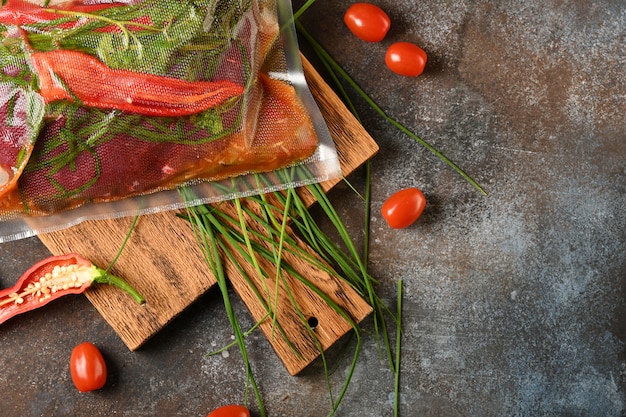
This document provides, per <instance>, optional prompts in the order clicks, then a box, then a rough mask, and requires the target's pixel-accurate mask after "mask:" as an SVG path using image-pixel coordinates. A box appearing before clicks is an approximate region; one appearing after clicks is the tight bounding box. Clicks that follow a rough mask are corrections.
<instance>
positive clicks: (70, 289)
mask: <svg viewBox="0 0 626 417" xmlns="http://www.w3.org/2000/svg"><path fill="white" fill-rule="evenodd" d="M94 283H104V284H110V285H115V286H117V287H119V288H121V289H123V290H124V291H126V292H127V293H128V294H130V295H131V296H132V297H133V299H135V301H137V302H138V303H141V304H142V303H144V302H145V300H144V298H143V297H142V296H141V295H140V294H139V293H138V292H137V291H136V290H135V289H134V288H132V287H131V286H130V285H129V284H128V283H127V282H126V281H124V280H122V279H121V278H118V277H116V276H114V275H111V274H109V273H108V272H106V271H105V270H103V269H100V268H98V267H97V266H95V265H93V264H92V263H91V261H89V260H88V259H86V258H84V257H82V256H80V255H79V254H76V253H71V254H67V255H60V256H52V257H49V258H46V259H44V260H42V261H39V262H37V263H36V264H35V265H33V266H32V267H30V268H29V269H28V270H27V271H26V272H24V274H23V275H22V276H21V277H20V279H19V280H18V281H17V283H16V284H15V285H14V286H13V287H11V288H6V289H4V290H0V323H3V322H5V321H7V320H8V319H10V318H12V317H14V316H16V315H18V314H21V313H25V312H27V311H31V310H33V309H35V308H39V307H42V306H44V305H46V304H48V303H49V302H51V301H53V300H56V299H57V298H60V297H62V296H64V295H68V294H80V293H82V292H84V291H85V290H86V289H87V288H89V287H90V286H91V285H92V284H94Z"/></svg>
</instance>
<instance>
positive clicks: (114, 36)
mask: <svg viewBox="0 0 626 417" xmlns="http://www.w3.org/2000/svg"><path fill="white" fill-rule="evenodd" d="M291 20H292V10H291V3H290V2H289V1H283V0H271V1H270V0H244V1H226V0H197V1H190V2H182V1H180V2H179V1H173V2H162V1H157V0H148V1H146V0H135V1H124V2H110V1H106V2H105V1H93V0H92V1H88V0H84V2H83V1H71V2H61V3H58V2H57V3H53V2H50V3H49V4H48V5H38V4H34V3H29V2H26V1H24V0H9V1H7V2H6V3H5V4H4V5H3V6H2V8H1V9H0V32H2V43H1V44H0V59H1V60H0V62H1V64H0V66H1V68H0V70H1V71H2V73H1V74H2V78H0V115H2V116H3V119H4V120H5V127H4V135H3V136H4V138H3V140H2V141H1V142H0V241H9V240H15V239H19V238H24V237H28V236H33V235H36V234H39V233H44V232H49V231H56V230H60V229H63V228H66V227H69V226H71V225H74V224H77V223H79V222H81V221H83V220H86V219H103V218H113V217H121V216H131V215H137V214H145V213H151V212H157V211H163V210H175V209H181V208H184V207H186V206H188V205H195V204H205V203H213V202H218V201H222V200H226V199H232V198H235V197H243V196H246V195H251V194H258V193H266V192H270V191H275V190H280V189H284V188H289V187H296V186H300V185H304V184H307V183H312V182H320V181H324V180H328V179H331V178H337V177H338V176H340V175H341V173H340V167H339V162H338V158H337V154H336V152H335V148H334V144H333V141H332V139H331V137H330V134H329V132H328V129H327V128H326V125H325V122H324V120H323V118H322V116H321V114H320V112H319V109H318V108H317V106H316V104H315V101H314V100H313V97H312V96H311V93H310V92H309V90H308V87H307V85H306V81H305V78H304V74H303V71H302V66H301V62H300V57H299V49H298V45H297V40H296V36H295V30H294V27H293V22H292V21H291ZM182 189H184V190H185V193H181V190H182Z"/></svg>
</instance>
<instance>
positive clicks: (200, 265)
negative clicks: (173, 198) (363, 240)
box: [39, 58, 378, 375]
mask: <svg viewBox="0 0 626 417" xmlns="http://www.w3.org/2000/svg"><path fill="white" fill-rule="evenodd" d="M303 66H304V69H305V75H306V77H307V82H308V84H309V88H310V89H311V92H312V94H313V96H314V98H315V100H316V101H317V103H318V106H319V107H320V110H321V112H322V115H323V116H324V118H325V120H326V122H327V124H328V127H329V130H330V132H331V135H332V137H333V139H334V141H335V144H336V146H337V151H338V154H339V157H340V161H341V167H342V172H343V174H344V176H347V175H348V174H350V173H351V172H353V171H354V170H355V169H356V168H358V167H359V166H360V165H362V164H363V163H364V162H365V161H367V160H368V159H370V158H371V157H372V156H373V155H375V154H376V152H377V151H378V146H377V145H376V143H375V142H374V140H373V139H372V138H371V137H370V135H369V134H368V133H367V132H366V131H365V130H364V129H363V127H362V126H361V124H360V123H358V121H357V120H356V119H355V118H354V117H353V116H352V114H351V113H350V112H349V111H348V110H347V109H346V107H345V106H344V105H343V103H342V102H341V100H340V99H339V98H338V97H337V96H336V95H335V93H334V92H333V91H332V89H331V88H330V87H329V86H328V85H327V84H326V83H325V82H324V81H323V79H322V78H321V77H320V75H319V74H318V73H317V72H316V71H315V70H314V68H313V67H312V66H311V64H310V63H309V62H308V61H307V60H306V59H304V58H303ZM338 181H339V180H335V181H331V182H326V183H323V184H322V185H323V187H324V189H325V190H328V189H330V188H332V187H333V186H334V185H336V183H337V182H338ZM299 192H300V193H301V195H302V196H303V198H304V199H305V201H306V202H307V204H309V205H310V204H313V203H314V200H313V198H312V197H311V196H310V195H309V194H308V192H307V191H306V190H304V189H303V190H299ZM246 204H251V203H248V202H246ZM220 210H222V211H231V212H232V211H234V210H235V209H234V204H233V203H232V202H224V203H221V204H220ZM132 221H133V219H131V218H122V219H110V220H98V221H85V222H83V223H81V224H79V225H77V226H74V227H72V228H70V229H66V230H63V231H60V232H54V233H49V234H43V235H41V236H39V238H40V240H41V241H42V242H43V243H44V244H45V245H46V247H48V249H49V250H50V251H51V252H52V253H53V254H63V253H68V252H78V253H81V254H82V255H83V256H85V257H87V258H89V259H91V260H92V262H93V263H94V264H96V265H99V266H101V267H106V266H107V265H108V264H109V263H110V262H111V261H112V260H113V259H114V258H115V256H116V254H117V253H118V251H119V249H120V247H121V245H122V243H123V241H124V239H125V237H126V235H127V233H128V231H129V230H130V227H131V224H132ZM248 227H250V228H254V227H255V224H254V222H253V221H250V222H249V223H248ZM259 227H260V226H259ZM288 233H289V234H290V235H292V236H293V235H294V233H293V232H292V231H291V230H290V229H289V230H288ZM299 245H300V246H301V247H302V248H304V249H306V250H308V251H309V252H310V253H314V252H313V251H312V250H311V249H310V248H308V247H307V246H306V245H305V244H304V243H302V242H299ZM236 261H237V262H236V263H235V261H226V263H225V268H226V270H227V274H228V279H229V281H230V283H231V284H232V286H233V288H234V290H235V291H236V292H237V294H238V295H239V296H240V297H241V298H242V299H243V301H244V303H245V304H246V306H247V308H248V309H249V311H250V313H251V315H252V317H253V318H254V320H256V321H257V322H261V325H260V328H261V330H262V331H263V332H264V334H265V335H266V337H267V338H268V340H269V342H270V344H271V345H272V347H273V348H274V350H275V352H276V353H277V355H278V356H279V357H280V359H281V360H282V362H283V364H284V365H285V367H286V369H287V371H288V372H289V373H290V374H292V375H295V374H297V373H298V372H300V371H301V370H302V369H303V368H304V367H306V366H307V365H308V364H309V363H310V362H312V361H313V360H314V359H315V358H316V357H318V356H319V354H320V349H319V347H318V344H317V343H319V344H320V345H321V346H322V348H323V349H327V348H328V347H330V346H331V345H332V344H334V343H335V342H336V341H337V340H338V339H339V338H341V337H342V336H343V335H345V334H346V333H347V332H349V331H350V330H351V329H352V326H351V324H350V323H349V322H348V321H347V320H346V319H345V318H344V317H342V315H340V314H339V313H338V312H337V311H335V310H334V309H333V308H331V307H330V306H329V305H328V304H327V302H326V301H324V300H323V299H322V297H320V295H318V294H317V293H315V291H313V290H312V289H311V288H309V287H308V286H306V285H304V284H303V283H301V282H300V281H298V280H297V279H295V278H293V277H292V276H286V278H285V280H284V281H283V280H281V281H280V282H278V283H277V282H275V281H274V280H273V279H263V278H260V277H258V276H257V274H255V272H254V270H253V269H252V267H251V265H249V264H248V263H247V262H246V260H245V259H243V258H241V257H239V259H237V260H236ZM285 262H288V263H289V264H291V265H292V266H293V267H294V268H295V269H296V270H298V271H299V272H300V273H302V274H303V275H304V276H307V277H308V278H309V279H310V280H311V281H313V282H314V283H315V284H316V285H317V286H318V288H319V289H320V290H321V291H322V292H323V293H324V294H326V295H327V296H329V297H330V298H331V299H333V300H334V301H335V302H336V303H337V304H338V305H340V306H341V307H342V309H343V310H344V311H346V312H347V313H348V314H349V315H350V317H351V319H352V321H353V322H355V323H358V322H360V321H361V320H363V319H364V318H365V317H367V316H368V315H369V314H370V313H371V307H370V306H369V305H368V304H367V303H366V302H365V301H364V300H363V299H362V298H361V297H360V296H359V295H358V294H357V293H356V292H355V291H354V290H353V289H352V288H351V287H350V286H349V285H347V284H345V283H344V282H343V281H341V280H339V279H337V278H335V277H334V276H332V275H329V274H328V273H327V272H326V271H324V270H322V269H320V268H317V267H313V266H312V265H311V264H310V263H307V262H303V261H302V260H301V259H298V258H296V257H293V256H290V255H289V254H285ZM238 265H240V267H239V266H238ZM262 267H263V269H264V270H265V271H267V272H268V275H269V276H270V277H273V276H274V273H273V272H272V270H273V267H274V266H273V265H271V264H268V263H265V264H263V265H262ZM240 268H241V269H240ZM242 270H244V271H247V272H248V276H250V277H252V282H250V281H248V280H247V279H246V278H245V275H244V274H243V273H242ZM111 272H112V273H113V274H115V275H118V276H120V277H123V278H124V279H126V280H127V281H128V282H130V283H131V284H132V285H133V286H134V287H135V288H137V289H138V290H139V292H140V293H141V294H142V295H143V296H144V297H145V298H146V304H145V305H142V306H140V305H137V304H136V303H134V302H133V301H132V300H131V299H130V297H129V296H128V295H126V294H125V293H123V292H122V291H119V290H118V289H116V288H113V287H110V286H95V287H94V288H91V289H89V290H88V291H87V293H86V296H87V297H88V298H89V300H90V301H91V302H92V304H93V305H94V306H95V307H96V309H97V310H98V311H99V313H100V314H101V315H102V317H103V318H104V319H105V320H106V321H107V322H108V323H109V324H110V325H111V326H112V328H113V329H114V330H115V332H116V333H117V334H118V335H119V336H120V338H121V339H122V340H123V341H124V343H125V344H126V345H127V346H128V348H129V349H131V350H135V349H138V348H139V347H141V345H143V344H144V343H145V342H146V341H147V340H148V339H150V338H151V337H152V336H154V335H155V334H156V333H157V332H159V331H160V330H161V329H163V327H165V326H166V325H167V324H168V323H170V322H171V321H172V320H173V319H174V318H175V317H176V316H177V315H178V314H180V313H181V312H182V311H183V310H184V309H185V308H187V307H188V306H189V305H190V304H192V303H193V302H194V301H196V300H197V299H198V298H199V297H200V296H202V295H203V294H205V293H206V292H207V291H208V290H209V289H210V288H212V287H213V286H214V285H216V279H215V277H214V276H213V275H212V274H211V273H210V269H209V267H208V266H207V264H206V262H205V260H204V256H203V253H202V251H201V249H200V247H199V245H198V243H197V240H196V238H195V236H194V232H193V230H192V228H191V226H190V224H189V223H188V222H186V221H184V220H182V219H180V218H179V217H177V216H176V215H175V213H172V212H164V213H156V214H151V215H146V216H142V217H140V218H139V219H138V222H137V224H136V225H135V229H134V230H133V232H132V234H131V237H130V239H129V241H128V243H127V245H126V247H125V249H124V252H123V253H122V256H121V257H120V258H119V259H118V261H117V262H116V264H115V266H114V268H113V269H112V270H111ZM286 283H287V284H286ZM276 285H278V289H277V291H275V288H276ZM286 285H287V286H288V288H287V287H286ZM254 287H256V289H257V291H256V292H255V291H254ZM268 288H269V289H270V291H267V289H268ZM288 289H289V292H288V291H287V290H288ZM259 292H260V293H266V294H268V296H267V298H265V299H260V298H259V297H258V295H257V294H258V293H259ZM292 299H293V300H295V305H296V306H294V305H293V304H292ZM268 305H270V306H277V309H276V310H277V311H276V317H272V318H271V319H268V313H267V306H268ZM311 323H315V326H313V327H314V329H313V332H312V331H311V330H312V329H311V326H309V325H310V324H311ZM277 328H280V329H281V332H280V333H281V335H282V336H279V335H278V333H279V332H277V330H276V329H277ZM313 335H314V336H315V337H313ZM316 339H317V340H316Z"/></svg>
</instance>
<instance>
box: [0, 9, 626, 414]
mask: <svg viewBox="0 0 626 417" xmlns="http://www.w3.org/2000/svg"><path fill="white" fill-rule="evenodd" d="M301 3H303V1H298V2H295V4H297V5H300V4H301ZM351 3H352V2H351V1H345V0H338V1H337V0H333V1H330V0H318V1H317V2H316V3H315V4H314V5H313V6H312V7H311V8H310V9H309V11H308V12H307V13H306V14H305V15H304V16H303V18H302V21H303V23H304V24H305V26H306V27H307V28H308V29H309V31H310V32H311V33H313V34H314V36H315V37H316V38H317V39H318V40H319V41H320V42H321V43H322V44H323V45H324V46H325V47H326V48H327V49H328V51H329V52H330V54H331V55H332V56H334V57H335V58H336V59H337V60H338V61H339V62H340V64H341V65H342V66H343V67H344V68H345V69H346V70H347V71H348V73H350V74H351V75H352V76H353V77H354V79H355V80H356V82H357V83H359V84H360V85H361V86H362V87H363V88H364V89H365V90H366V91H367V92H368V93H369V94H370V95H371V97H372V98H373V99H374V100H375V101H376V102H377V103H378V104H379V105H380V106H381V107H382V108H383V109H385V111H387V113H388V114H389V115H390V116H392V117H394V118H395V119H397V120H398V121H400V122H402V123H404V124H405V125H406V126H407V127H408V128H410V129H411V130H413V131H415V132H416V133H418V134H419V135H420V136H421V137H422V138H423V139H425V140H427V141H428V142H430V143H431V144H433V145H434V146H436V147H437V148H438V149H440V150H442V151H443V152H444V153H445V154H446V155H448V156H449V157H450V158H451V159H452V160H454V161H455V162H456V163H457V164H458V165H460V166H461V167H462V168H463V169H465V170H466V171H467V172H468V173H469V174H470V175H471V176H472V177H473V178H474V179H476V180H477V181H478V182H479V183H480V184H482V185H483V186H484V187H485V188H486V189H487V191H488V192H489V196H487V197H484V196H482V195H480V194H479V193H478V192H476V191H475V190H474V189H473V188H472V187H471V186H469V185H468V184H467V183H466V182H465V181H464V180H463V179H462V178H460V177H459V176H458V175H457V174H456V173H455V172H453V171H452V170H451V169H450V168H448V167H447V166H445V165H444V164H443V163H441V162H440V161H439V160H438V159H437V158H436V157H435V156H433V155H432V154H430V153H429V152H428V151H427V150H425V149H424V148H423V147H421V146H420V145H418V144H416V143H415V142H413V141H412V140H411V139H410V138H408V137H407V136H405V135H404V134H402V133H400V132H398V131H397V130H396V129H394V128H393V127H391V126H390V125H389V124H388V123H386V122H385V121H384V120H382V119H381V118H380V117H378V116H377V115H376V114H375V113H374V112H373V111H372V110H371V109H370V108H369V107H368V106H367V105H366V104H365V103H364V102H363V101H362V100H359V99H358V98H357V96H354V98H355V100H356V103H357V108H358V110H359V112H360V114H361V116H362V118H363V123H364V125H365V126H366V128H367V129H368V130H369V131H370V132H371V134H372V135H373V137H374V138H375V139H376V141H377V142H378V143H379V145H380V147H381V150H380V153H379V155H378V156H376V157H375V158H374V160H373V161H372V165H371V167H372V176H373V177H372V185H373V188H372V192H373V211H372V232H371V252H370V266H371V272H372V274H373V275H374V276H375V277H377V278H378V279H379V280H380V286H379V290H380V294H381V295H382V296H383V297H384V298H385V299H386V300H387V301H388V304H389V306H390V307H391V308H395V297H396V290H395V288H396V282H397V281H398V280H400V279H401V280H402V281H403V283H404V287H405V297H404V335H403V338H402V373H401V380H400V382H401V415H403V416H407V417H409V416H410V417H413V416H416V417H417V416H420V417H429V416H432V417H434V416H444V417H457V416H459V417H460V416H464V417H469V416H472V417H501V416H511V417H513V416H520V417H521V416H559V417H573V416H603V417H619V416H624V415H626V395H625V394H626V384H625V375H626V355H625V351H624V343H625V338H626V320H625V317H624V315H625V313H626V301H625V295H626V294H625V284H626V256H625V255H626V227H625V226H626V214H625V210H624V208H625V207H626V180H625V177H626V143H625V141H626V119H625V117H624V115H625V114H626V79H625V76H624V71H625V69H626V3H624V2H623V1H622V0H604V1H594V2H591V1H582V0H547V1H535V0H530V1H515V0H504V1H479V0H476V1H470V0H467V1H456V0H445V1H444V0H441V1H435V2H417V1H398V0H380V1H376V2H375V3H376V4H378V5H380V6H381V7H383V8H384V9H385V10H386V11H387V12H388V13H389V15H390V16H391V18H392V21H393V26H392V29H391V31H390V33H389V34H388V36H387V38H386V39H385V40H384V41H383V42H382V43H380V44H367V43H364V42H362V41H359V40H357V39H355V38H354V37H353V36H352V35H351V34H350V33H349V32H348V30H347V29H346V28H345V27H344V26H343V23H342V15H343V13H344V11H345V10H346V9H347V7H348V6H349V5H350V4H351ZM395 41H412V42H415V43H417V44H419V45H421V46H422V47H423V48H424V49H425V50H426V51H427V53H428V54H429V62H428V66H427V69H426V71H425V73H424V74H423V75H422V76H420V77H418V78H403V77H399V76H397V75H394V74H393V73H391V72H390V71H388V70H387V69H386V67H385V65H384V60H383V57H384V53H385V49H386V47H387V46H388V45H390V44H391V43H392V42H395ZM362 174H363V172H358V173H357V174H355V175H354V176H353V177H351V178H350V181H351V182H352V183H353V184H354V186H355V187H357V188H361V187H362V185H363V175H362ZM411 186H416V187H419V188H421V189H423V190H424V193H425V194H426V196H427V198H428V202H429V205H428V207H427V209H426V211H425V212H424V214H423V216H422V217H421V218H420V220H419V221H418V222H417V223H416V224H415V225H413V226H412V227H410V228H408V229H405V230H400V231H398V230H390V229H389V228H388V227H386V225H385V224H384V222H383V220H382V218H381V217H380V215H379V214H378V213H379V210H380V207H381V205H382V202H383V201H384V200H385V198H386V197H387V196H388V195H389V194H390V193H392V192H393V191H396V190H398V189H400V188H404V187H411ZM331 196H332V198H333V201H334V202H335V203H336V205H337V208H338V210H339V211H340V213H341V214H342V215H343V216H344V217H345V218H346V220H349V223H350V230H351V231H352V232H353V233H354V235H355V236H357V239H358V240H359V241H360V240H361V225H362V223H361V222H362V211H361V210H360V208H359V209H356V208H358V207H360V204H361V202H360V200H359V199H358V198H357V197H356V196H355V195H354V193H353V192H352V191H351V190H350V189H349V188H348V187H347V186H341V187H339V188H338V189H337V190H335V191H333V192H332V194H331ZM46 254H47V251H46V250H45V248H43V247H42V245H41V244H40V243H39V242H38V240H36V239H30V240H24V241H19V242H14V243H6V244H1V245H0V262H1V263H0V265H1V266H0V283H1V284H2V285H3V286H8V285H10V284H11V283H12V282H13V281H15V279H16V277H18V276H19V275H20V274H21V272H22V271H24V270H25V269H26V268H27V267H28V266H29V265H30V264H31V263H32V262H34V261H35V260H38V259H39V258H41V257H43V256H45V255H46ZM235 308H236V310H237V312H238V314H239V316H240V318H241V320H242V322H243V323H244V326H251V325H252V323H251V320H250V318H249V317H248V315H247V312H246V311H245V308H244V307H243V306H242V305H240V304H239V303H236V304H235ZM364 328H365V330H366V331H367V333H366V336H365V338H364V340H363V351H362V353H361V356H360V358H359V363H358V366H357V369H356V372H355V374H354V376H353V382H352V385H351V386H350V388H349V389H348V391H347V393H346V397H345V400H344V403H343V404H342V405H341V407H340V408H339V410H338V412H337V416H343V417H346V416H350V417H357V416H358V417H375V416H376V417H377V416H391V415H393V413H392V403H393V374H392V373H391V372H390V370H389V367H388V365H387V362H386V361H385V360H384V358H382V357H381V355H380V353H379V350H378V346H377V342H376V338H375V337H374V336H373V335H372V332H373V327H372V323H371V322H369V321H368V322H366V323H364ZM230 337H231V330H230V326H229V324H228V321H227V319H226V316H225V314H224V312H223V306H222V305H221V299H220V297H219V294H217V292H210V293H209V294H207V295H206V297H204V298H203V299H202V300H201V301H200V302H199V303H197V304H195V305H193V306H192V307H191V308H190V309H189V310H188V311H186V312H185V313H184V314H183V315H182V316H181V317H180V318H178V319H177V320H176V321H175V322H174V323H172V324H171V325H170V326H169V327H168V328H166V329H165V330H164V331H163V332H162V333H160V334H159V335H157V336H156V337H155V338H154V339H153V340H152V341H150V342H149V343H148V344H147V345H146V346H145V347H144V348H142V349H141V350H140V351H138V352H135V353H131V352H129V351H128V349H126V348H125V346H124V345H123V344H122V342H121V341H120V340H119V338H118V337H117V336H116V335H115V334H114V332H113V331H112V330H111V329H110V328H109V327H108V325H107V324H106V323H105V322H104V321H103V320H102V319H101V318H100V316H99V315H98V314H97V313H96V312H95V310H94V309H93V308H92V306H91V305H90V304H89V303H88V301H86V299H85V298H84V297H74V298H69V299H66V300H64V301H59V302H57V303H54V304H52V305H50V306H49V307H47V308H46V309H45V310H41V311H37V312H34V313H32V314H28V315H25V316H23V317H20V318H16V319H14V320H12V321H10V322H7V323H5V324H4V325H3V326H2V327H0V370H1V371H0V392H1V393H2V399H1V404H2V406H1V410H2V411H1V414H2V415H3V416H77V417H79V416H104V415H107V416H110V415H120V416H122V415H123V416H128V417H132V416H198V417H201V416H205V415H206V414H207V413H208V411H209V410H210V409H211V408H213V407H215V406H217V405H220V404H223V403H227V402H241V401H242V399H243V396H244V389H245V375H244V372H243V368H242V362H241V357H240V355H239V353H238V352H237V351H236V350H231V351H230V352H229V354H228V355H217V356H208V355H207V353H208V352H210V351H212V350H215V349H216V348H218V347H221V346H223V345H224V344H226V343H228V342H229V341H230ZM83 340H90V341H92V342H94V343H96V344H98V345H99V346H101V347H102V350H103V353H104V354H105V356H106V359H107V361H108V363H109V366H110V379H109V385H108V387H107V389H105V390H102V391H101V392H97V393H91V394H79V393H78V392H76V391H75V390H74V388H73V386H72V382H71V380H70V377H69V373H68V371H67V361H68V358H69V352H70V351H71V348H72V347H73V346H74V345H75V344H77V343H79V342H81V341H83ZM249 344H250V354H251V359H252V361H253V367H254V371H255V373H256V375H257V379H258V381H259V383H260V386H261V390H262V392H263V395H264V399H265V404H266V407H267V410H268V413H269V415H270V416H272V417H279V416H283V417H304V416H310V417H317V416H324V415H327V413H328V411H329V409H330V402H329V398H328V393H327V390H326V380H325V378H324V373H323V368H322V366H321V363H318V362H316V363H315V364H313V365H312V366H311V367H310V368H308V369H307V370H305V371H304V372H303V374H302V375H300V376H298V377H290V376H289V375H288V374H287V372H286V371H285V370H284V368H283V367H282V365H281V364H280V362H279V360H278V359H277V358H276V356H275V355H274V353H273V351H271V348H270V347H269V345H268V343H267V341H266V340H265V338H264V337H263V336H262V335H261V334H258V333H254V334H253V335H252V336H250V338H249ZM341 345H342V346H337V348H336V349H333V350H332V351H331V352H330V353H329V359H330V360H331V362H332V363H333V364H334V363H336V362H337V361H338V364H337V365H336V367H335V368H334V372H333V373H332V375H331V377H330V380H331V382H332V383H333V384H339V383H341V381H342V380H343V378H345V376H346V373H347V371H348V369H349V367H348V365H349V360H350V356H349V353H350V352H351V350H350V349H352V348H353V346H354V345H353V344H351V343H350V342H349V341H346V345H347V346H348V356H345V357H344V356H341V354H342V352H341V347H343V343H341ZM342 358H343V359H342ZM255 415H256V414H255Z"/></svg>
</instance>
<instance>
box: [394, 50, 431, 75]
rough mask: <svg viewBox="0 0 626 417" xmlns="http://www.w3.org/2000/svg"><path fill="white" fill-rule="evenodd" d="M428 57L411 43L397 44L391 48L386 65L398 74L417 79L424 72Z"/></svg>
mask: <svg viewBox="0 0 626 417" xmlns="http://www.w3.org/2000/svg"><path fill="white" fill-rule="evenodd" d="M427 60H428V57H427V55H426V52H424V50H423V49H422V48H420V47H419V46H417V45H415V44H413V43H410V42H397V43H394V44H392V45H391V46H389V48H388V49H387V54H386V55H385V63H386V64H387V66H388V67H389V69H390V70H392V71H393V72H395V73H396V74H400V75H405V76H407V77H416V76H418V75H420V74H421V73H422V72H423V71H424V67H425V66H426V61H427Z"/></svg>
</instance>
